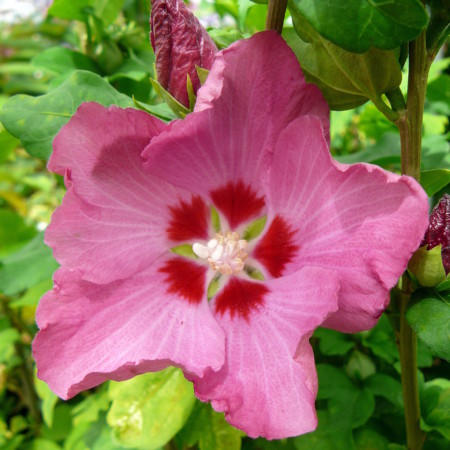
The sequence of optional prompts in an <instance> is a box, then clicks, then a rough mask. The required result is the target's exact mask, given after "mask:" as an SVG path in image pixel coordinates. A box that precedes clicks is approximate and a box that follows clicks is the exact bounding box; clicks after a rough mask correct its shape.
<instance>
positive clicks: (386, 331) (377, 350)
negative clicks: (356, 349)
mask: <svg viewBox="0 0 450 450" xmlns="http://www.w3.org/2000/svg"><path fill="white" fill-rule="evenodd" d="M362 343H363V345H364V346H365V347H368V348H369V349H370V350H371V351H372V352H373V354H374V355H376V356H378V357H380V358H381V359H383V360H384V361H386V362H387V363H388V364H393V363H394V362H395V361H397V360H398V359H399V356H398V350H397V346H396V345H395V336H394V332H393V331H392V327H391V325H390V323H389V319H388V318H387V317H386V315H384V314H383V315H382V316H381V317H380V320H379V321H378V323H377V325H376V326H375V327H374V328H372V329H371V330H370V331H369V332H368V333H367V334H365V333H364V334H363V339H362Z"/></svg>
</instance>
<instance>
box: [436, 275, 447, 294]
mask: <svg viewBox="0 0 450 450" xmlns="http://www.w3.org/2000/svg"><path fill="white" fill-rule="evenodd" d="M434 290H435V291H436V292H445V291H449V290H450V273H449V274H448V275H447V276H446V277H445V280H444V281H443V282H442V283H439V284H438V285H437V286H436V287H435V288H434Z"/></svg>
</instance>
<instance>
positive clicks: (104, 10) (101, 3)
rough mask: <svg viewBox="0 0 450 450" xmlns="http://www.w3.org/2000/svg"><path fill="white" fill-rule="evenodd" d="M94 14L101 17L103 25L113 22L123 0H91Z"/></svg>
mask: <svg viewBox="0 0 450 450" xmlns="http://www.w3.org/2000/svg"><path fill="white" fill-rule="evenodd" d="M91 1H92V0H91ZM92 3H93V6H94V9H95V15H96V16H97V17H99V18H100V19H102V21H103V23H104V24H105V25H109V24H110V23H112V22H114V20H115V19H116V17H117V15H118V14H119V12H120V10H121V9H122V8H123V5H124V3H125V0H93V1H92Z"/></svg>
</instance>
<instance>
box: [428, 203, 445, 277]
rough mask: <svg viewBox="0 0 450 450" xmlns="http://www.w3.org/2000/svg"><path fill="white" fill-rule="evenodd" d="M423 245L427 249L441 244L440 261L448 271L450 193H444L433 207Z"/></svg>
mask: <svg viewBox="0 0 450 450" xmlns="http://www.w3.org/2000/svg"><path fill="white" fill-rule="evenodd" d="M423 245H426V246H427V250H431V249H432V248H434V247H437V246H438V245H441V246H442V251H441V256H442V263H443V265H444V269H445V273H446V274H448V273H450V195H448V194H444V196H443V197H442V198H441V200H440V201H439V203H438V204H437V205H436V206H435V207H434V208H433V211H432V213H431V216H430V225H429V226H428V230H427V232H426V233H425V237H424V238H423V241H422V246H423Z"/></svg>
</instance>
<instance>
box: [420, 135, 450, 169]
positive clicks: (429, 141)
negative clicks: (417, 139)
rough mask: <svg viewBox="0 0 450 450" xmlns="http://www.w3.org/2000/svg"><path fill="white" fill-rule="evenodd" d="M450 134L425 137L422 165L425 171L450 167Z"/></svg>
mask: <svg viewBox="0 0 450 450" xmlns="http://www.w3.org/2000/svg"><path fill="white" fill-rule="evenodd" d="M449 141H450V133H446V134H441V135H438V136H424V137H423V139H422V165H423V168H424V169H439V168H442V167H450V144H449Z"/></svg>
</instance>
